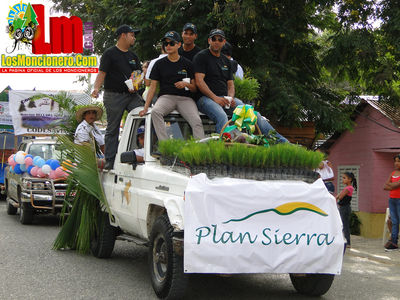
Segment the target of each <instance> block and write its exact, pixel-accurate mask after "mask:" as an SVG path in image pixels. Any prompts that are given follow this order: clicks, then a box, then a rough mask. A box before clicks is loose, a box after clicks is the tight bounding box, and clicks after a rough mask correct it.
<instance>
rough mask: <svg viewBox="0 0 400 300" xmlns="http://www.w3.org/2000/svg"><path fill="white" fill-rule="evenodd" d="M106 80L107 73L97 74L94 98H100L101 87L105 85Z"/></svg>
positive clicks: (100, 72)
mask: <svg viewBox="0 0 400 300" xmlns="http://www.w3.org/2000/svg"><path fill="white" fill-rule="evenodd" d="M104 78H106V72H104V71H99V73H98V74H97V77H96V80H95V82H94V88H93V92H92V97H94V98H97V97H98V96H99V91H100V88H101V86H102V85H103V82H104Z"/></svg>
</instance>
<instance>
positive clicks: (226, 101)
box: [213, 97, 229, 107]
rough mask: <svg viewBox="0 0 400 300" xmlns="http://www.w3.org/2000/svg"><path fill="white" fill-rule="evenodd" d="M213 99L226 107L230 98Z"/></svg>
mask: <svg viewBox="0 0 400 300" xmlns="http://www.w3.org/2000/svg"><path fill="white" fill-rule="evenodd" d="M213 100H214V102H216V103H218V104H219V105H220V106H222V107H225V105H229V100H228V99H225V98H224V97H216V98H214V99H213Z"/></svg>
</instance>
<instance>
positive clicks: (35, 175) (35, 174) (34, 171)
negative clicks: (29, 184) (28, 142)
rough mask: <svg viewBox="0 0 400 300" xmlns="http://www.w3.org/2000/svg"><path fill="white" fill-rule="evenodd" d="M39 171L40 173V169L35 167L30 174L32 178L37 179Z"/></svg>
mask: <svg viewBox="0 0 400 300" xmlns="http://www.w3.org/2000/svg"><path fill="white" fill-rule="evenodd" d="M38 171H39V167H36V166H35V167H33V168H32V169H31V172H30V174H31V176H33V177H37V173H38Z"/></svg>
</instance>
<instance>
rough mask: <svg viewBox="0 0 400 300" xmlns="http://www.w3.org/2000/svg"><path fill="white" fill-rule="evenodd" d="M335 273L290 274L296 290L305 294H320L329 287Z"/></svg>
mask: <svg viewBox="0 0 400 300" xmlns="http://www.w3.org/2000/svg"><path fill="white" fill-rule="evenodd" d="M334 278H335V275H332V274H290V280H291V281H292V284H293V286H294V288H295V289H296V291H298V292H299V293H300V294H303V295H307V296H321V295H323V294H325V293H326V292H327V291H328V290H329V289H330V287H331V285H332V282H333V279H334Z"/></svg>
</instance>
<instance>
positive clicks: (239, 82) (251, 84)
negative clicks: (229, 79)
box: [234, 77, 260, 101]
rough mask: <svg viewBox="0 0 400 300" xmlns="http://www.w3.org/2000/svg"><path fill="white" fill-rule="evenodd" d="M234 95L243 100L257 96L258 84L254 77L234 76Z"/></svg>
mask: <svg viewBox="0 0 400 300" xmlns="http://www.w3.org/2000/svg"><path fill="white" fill-rule="evenodd" d="M234 83H235V97H236V98H239V99H241V100H243V101H253V100H256V99H257V98H258V97H259V91H260V84H259V83H258V80H257V79H255V78H246V77H245V78H243V79H240V78H238V77H235V80H234Z"/></svg>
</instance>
